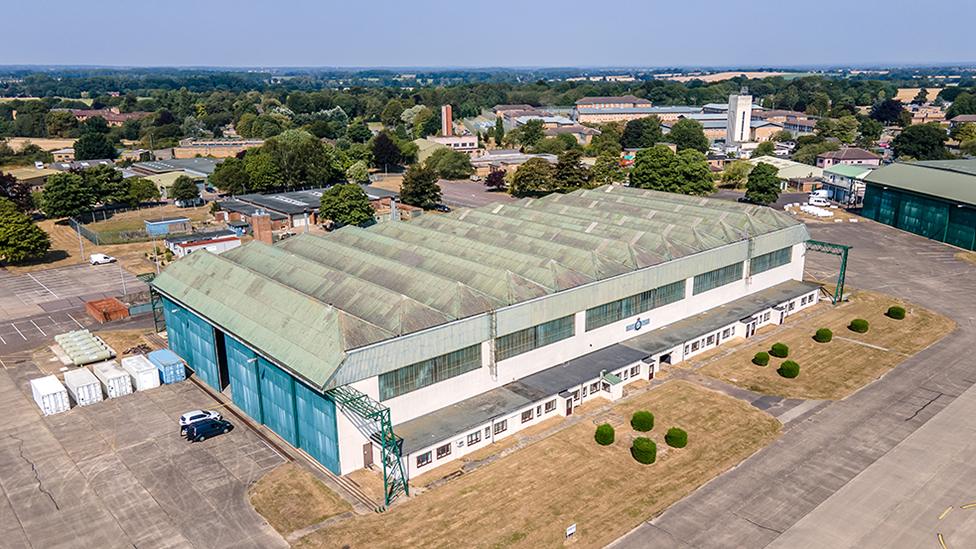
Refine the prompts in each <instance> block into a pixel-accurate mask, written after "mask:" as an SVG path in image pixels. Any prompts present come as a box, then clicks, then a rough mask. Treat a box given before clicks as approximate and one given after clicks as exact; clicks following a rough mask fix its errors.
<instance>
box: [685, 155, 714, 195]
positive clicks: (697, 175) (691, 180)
mask: <svg viewBox="0 0 976 549" xmlns="http://www.w3.org/2000/svg"><path fill="white" fill-rule="evenodd" d="M675 156H676V159H677V162H676V163H675V168H676V170H677V175H676V179H677V181H678V192H680V193H682V194H691V195H696V196H705V195H709V194H712V193H713V192H715V180H714V179H713V178H712V170H711V169H709V167H708V160H707V159H706V158H705V155H704V154H702V153H700V152H698V151H696V150H694V149H684V150H682V151H678V154H677V155H675Z"/></svg>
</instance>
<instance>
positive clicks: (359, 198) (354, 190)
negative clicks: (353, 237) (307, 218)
mask: <svg viewBox="0 0 976 549" xmlns="http://www.w3.org/2000/svg"><path fill="white" fill-rule="evenodd" d="M363 168H365V165H364V164H363ZM373 213H374V211H373V207H372V206H371V205H370V203H369V197H368V196H366V192H365V191H363V188H362V187H360V186H359V185H357V184H355V183H345V184H339V185H333V186H331V187H329V188H328V189H326V190H325V192H323V193H322V200H321V208H320V209H319V217H321V218H324V219H330V220H332V221H333V222H335V223H338V224H340V225H362V224H364V223H366V222H368V221H372V220H373Z"/></svg>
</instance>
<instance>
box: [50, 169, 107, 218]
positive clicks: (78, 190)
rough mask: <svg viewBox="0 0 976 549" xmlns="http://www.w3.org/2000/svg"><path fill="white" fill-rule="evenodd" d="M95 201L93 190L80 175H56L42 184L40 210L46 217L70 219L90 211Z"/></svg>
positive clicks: (95, 195)
mask: <svg viewBox="0 0 976 549" xmlns="http://www.w3.org/2000/svg"><path fill="white" fill-rule="evenodd" d="M97 200H98V196H97V194H96V193H95V190H94V189H92V188H91V187H89V186H88V185H86V184H85V180H84V179H82V177H81V176H80V175H78V174H74V173H68V172H63V173H56V174H54V175H52V176H51V177H48V178H47V183H45V184H44V191H43V192H42V194H41V209H42V210H43V211H44V213H45V214H47V215H48V217H70V216H75V215H79V214H82V213H85V212H88V211H90V210H91V209H92V206H94V205H95V202H96V201H97Z"/></svg>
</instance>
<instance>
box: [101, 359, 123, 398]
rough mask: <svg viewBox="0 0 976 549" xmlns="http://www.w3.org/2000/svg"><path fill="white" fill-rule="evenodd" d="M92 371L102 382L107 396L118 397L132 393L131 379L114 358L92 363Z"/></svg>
mask: <svg viewBox="0 0 976 549" xmlns="http://www.w3.org/2000/svg"><path fill="white" fill-rule="evenodd" d="M92 371H93V372H95V377H97V378H98V380H99V381H101V382H102V387H103V388H104V389H105V394H106V395H108V398H118V397H120V396H125V395H128V394H130V393H132V379H131V378H130V377H129V374H127V373H126V372H125V370H123V369H122V368H119V365H118V364H117V363H116V362H115V361H114V360H110V361H108V362H99V363H98V364H92Z"/></svg>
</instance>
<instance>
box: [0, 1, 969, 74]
mask: <svg viewBox="0 0 976 549" xmlns="http://www.w3.org/2000/svg"><path fill="white" fill-rule="evenodd" d="M3 13H4V19H5V21H4V25H3V29H4V32H3V35H4V43H5V44H6V45H5V46H4V48H3V52H4V53H3V54H2V55H0V65H11V64H91V65H136V66H204V65H209V66H215V65H219V66H346V67H350V66H386V67H393V66H414V67H416V66H428V67H430V66H468V67H485V66H677V65H693V66H694V65H699V66H701V65H738V66H762V65H765V66H769V65H776V66H786V65H810V64H817V65H819V64H865V63H898V64H920V63H930V62H944V61H958V62H967V61H968V62H976V46H974V45H973V44H974V42H973V37H972V32H973V31H972V23H973V21H974V20H976V1H974V0H930V1H928V2H923V3H919V2H917V1H909V0H887V1H880V0H807V1H798V0H779V1H776V0H763V1H758V0H739V1H737V2H734V1H729V0H668V1H661V0H643V1H636V0H611V1H602V0H586V1H582V0H562V1H552V0H521V1H512V0H489V1H478V0H474V1H468V2H464V1H457V0H455V1H443V0H441V1H435V0H401V1H393V0H339V1H337V0H317V1H315V0H277V1H264V2H259V1H254V0H236V1H230V0H169V1H160V0H126V1H123V0H86V1H83V2H79V1H78V0H71V1H68V0H13V1H12V2H9V1H8V2H4V7H3Z"/></svg>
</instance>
